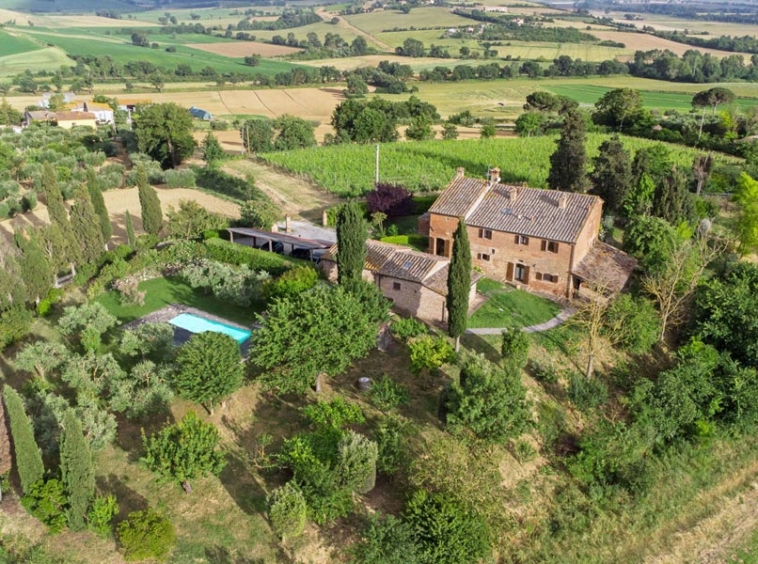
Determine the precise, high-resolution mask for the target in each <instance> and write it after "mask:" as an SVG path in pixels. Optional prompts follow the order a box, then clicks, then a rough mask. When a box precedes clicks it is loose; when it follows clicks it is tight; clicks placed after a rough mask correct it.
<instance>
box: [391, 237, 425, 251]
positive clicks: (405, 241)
mask: <svg viewBox="0 0 758 564" xmlns="http://www.w3.org/2000/svg"><path fill="white" fill-rule="evenodd" d="M381 240H382V241H384V242H385V243H392V244H394V245H405V246H406V247H410V248H412V249H414V250H416V251H421V252H424V253H425V252H427V251H428V250H429V238H428V237H424V236H423V235H412V234H411V235H391V236H389V237H382V239H381Z"/></svg>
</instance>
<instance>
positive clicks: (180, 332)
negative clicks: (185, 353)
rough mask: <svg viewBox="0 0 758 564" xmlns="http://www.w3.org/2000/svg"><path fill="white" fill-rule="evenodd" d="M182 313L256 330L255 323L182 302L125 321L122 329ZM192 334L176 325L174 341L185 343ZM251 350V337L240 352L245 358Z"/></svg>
mask: <svg viewBox="0 0 758 564" xmlns="http://www.w3.org/2000/svg"><path fill="white" fill-rule="evenodd" d="M182 313H190V314H192V315H196V316H198V317H203V318H205V319H209V320H210V321H215V322H216V323H223V324H224V325H229V326H231V327H236V328H237V329H242V330H244V331H254V330H255V329H256V326H255V325H251V326H245V325H240V324H239V323H235V322H233V321H229V320H228V319H225V318H223V317H219V316H217V315H213V314H212V313H208V312H207V311H203V310H201V309H197V308H194V307H190V306H185V305H181V304H169V305H167V306H166V307H163V308H161V309H159V310H156V311H154V312H152V313H148V314H147V315H145V316H144V317H140V318H139V319H135V320H134V321H130V322H129V323H125V324H124V325H122V326H121V329H134V328H136V327H139V326H140V325H142V324H143V323H168V322H169V321H171V320H172V319H174V318H175V317H176V316H177V315H180V314H182ZM191 336H192V333H191V332H190V331H187V330H186V329H181V328H179V327H174V343H175V344H176V345H183V344H184V343H186V342H187V341H188V340H189V338H190V337H191ZM249 350H250V339H247V340H246V341H244V342H243V343H241V344H240V352H241V353H242V357H243V358H247V356H248V352H249Z"/></svg>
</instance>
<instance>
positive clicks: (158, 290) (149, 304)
mask: <svg viewBox="0 0 758 564" xmlns="http://www.w3.org/2000/svg"><path fill="white" fill-rule="evenodd" d="M139 289H140V290H142V291H144V292H146V296H145V305H143V306H137V305H132V306H124V305H121V303H120V301H119V294H118V292H115V291H110V292H106V293H105V294H103V295H102V296H100V297H99V298H97V301H98V302H99V303H101V304H103V305H104V306H105V307H106V309H107V310H108V311H109V312H111V313H112V314H113V315H115V316H116V317H117V318H118V320H119V321H121V322H122V323H128V322H129V321H134V320H135V319H139V318H140V317H142V316H144V315H147V314H148V313H151V312H153V311H156V310H159V309H161V308H162V307H165V306H167V305H169V304H182V305H187V306H192V307H195V308H197V309H200V310H202V311H207V312H208V313H212V314H214V315H218V316H219V317H224V318H226V319H229V320H230V321H236V322H237V323H242V324H250V323H252V322H253V321H254V320H255V314H256V313H258V312H260V311H262V310H263V304H258V303H256V304H253V305H252V306H251V307H250V308H247V309H245V308H241V307H239V306H236V305H234V304H231V303H229V302H226V301H223V300H220V299H218V298H216V297H214V296H209V295H205V294H203V293H202V292H199V291H197V290H194V289H192V288H191V287H190V286H189V285H187V284H185V283H184V282H181V281H180V280H178V279H176V278H154V279H153V280H147V281H145V282H142V283H140V285H139Z"/></svg>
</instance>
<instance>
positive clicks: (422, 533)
mask: <svg viewBox="0 0 758 564" xmlns="http://www.w3.org/2000/svg"><path fill="white" fill-rule="evenodd" d="M405 518H406V520H407V521H408V523H409V525H410V526H411V527H412V529H413V531H414V533H415V536H416V539H417V542H418V544H419V548H420V553H421V562H423V563H425V564H433V563H437V562H445V564H470V563H471V562H476V561H478V560H480V559H482V558H485V557H487V556H488V555H489V554H490V545H489V536H490V535H489V529H488V527H487V522H486V521H485V520H484V519H483V518H482V516H481V515H479V513H477V511H476V510H475V509H474V508H472V507H467V506H466V505H464V504H463V503H461V502H460V501H458V500H457V499H455V497H453V495H452V494H450V493H429V492H426V491H423V490H420V491H417V492H416V493H414V494H413V496H411V498H410V500H409V501H408V503H407V505H406V507H405Z"/></svg>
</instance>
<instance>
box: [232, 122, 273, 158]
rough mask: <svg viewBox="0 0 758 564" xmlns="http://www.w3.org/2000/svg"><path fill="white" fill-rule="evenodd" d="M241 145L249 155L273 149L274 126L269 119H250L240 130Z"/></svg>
mask: <svg viewBox="0 0 758 564" xmlns="http://www.w3.org/2000/svg"><path fill="white" fill-rule="evenodd" d="M240 135H241V136H242V143H243V145H244V146H245V149H247V151H248V152H250V153H265V152H266V151H270V150H272V149H273V148H274V126H273V124H272V122H271V120H269V119H250V120H247V121H246V122H245V123H243V124H242V128H241V129H240Z"/></svg>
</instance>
